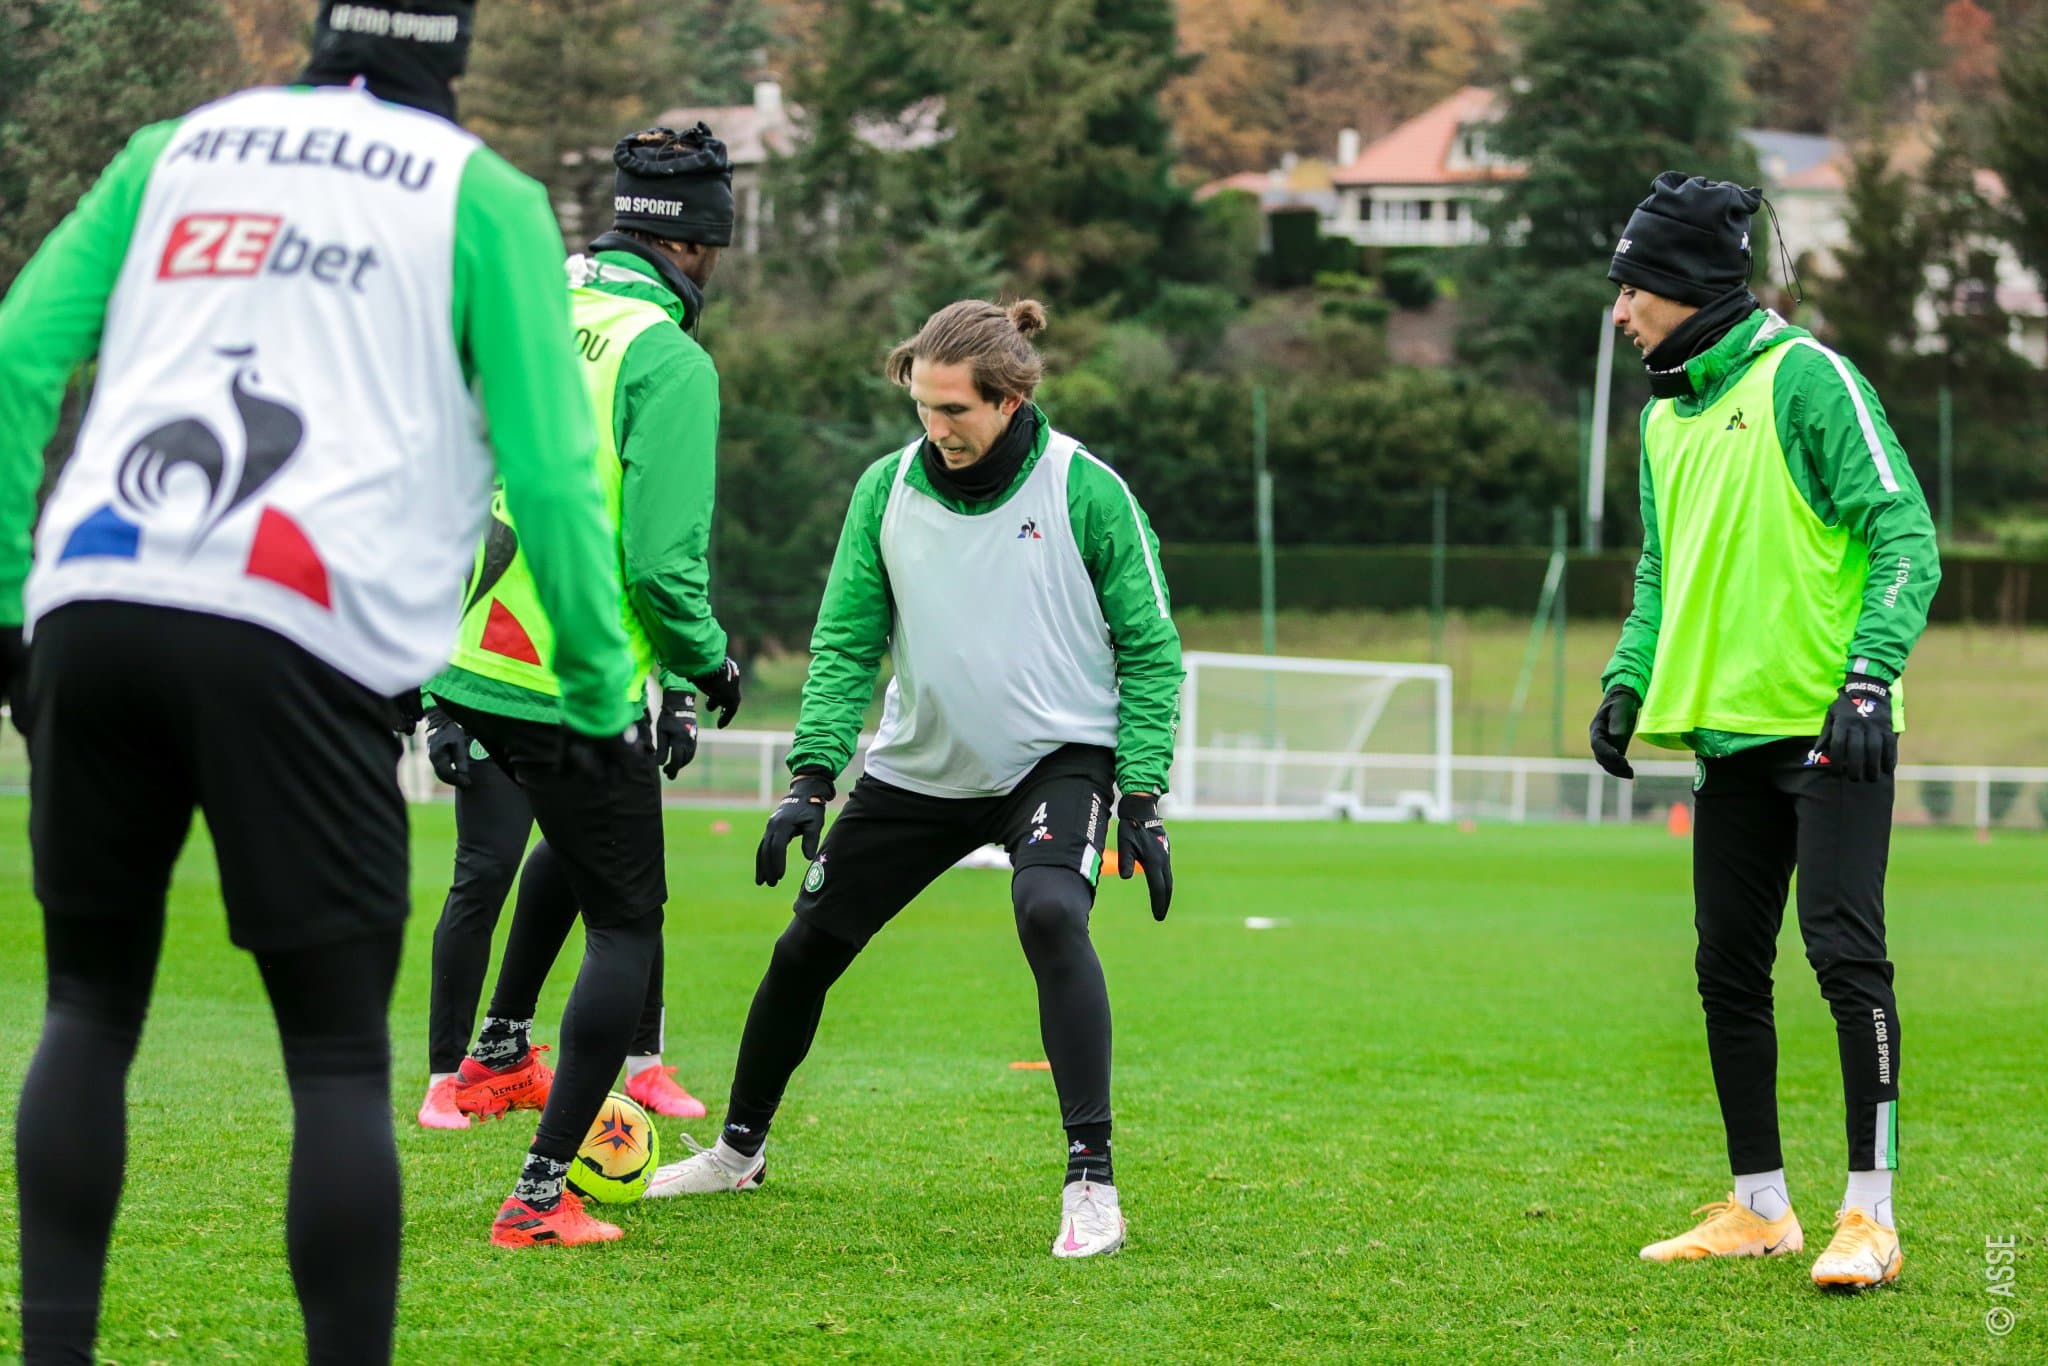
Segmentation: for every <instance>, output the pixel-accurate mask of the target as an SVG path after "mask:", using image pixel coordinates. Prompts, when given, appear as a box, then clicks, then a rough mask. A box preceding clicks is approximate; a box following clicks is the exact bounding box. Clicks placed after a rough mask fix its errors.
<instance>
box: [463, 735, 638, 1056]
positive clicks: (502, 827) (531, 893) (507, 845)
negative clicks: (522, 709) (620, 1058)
mask: <svg viewBox="0 0 2048 1366" xmlns="http://www.w3.org/2000/svg"><path fill="white" fill-rule="evenodd" d="M477 748H481V746H480V745H479V746H478V747H477ZM471 758H472V760H473V761H474V762H472V763H471V764H470V769H469V779H470V781H469V786H468V787H458V788H456V789H455V876H454V879H453V880H452V881H451V882H450V883H449V885H448V899H447V900H446V901H444V902H443V903H442V905H441V918H440V920H439V921H437V922H436V923H435V925H434V972H433V978H432V987H431V989H430V991H429V994H428V998H427V999H428V1004H427V1070H428V1071H429V1072H453V1071H454V1070H455V1069H456V1068H457V1067H458V1066H460V1065H461V1063H462V1056H463V1054H465V1053H467V1052H468V1051H469V1043H470V1040H471V1039H473V1038H474V1037H475V1036H476V1006H477V1000H478V998H479V997H480V996H481V995H482V994H483V988H484V973H485V972H486V970H487V969H488V968H489V967H490V961H491V936H492V935H493V934H494V933H496V931H497V928H498V916H499V914H500V913H501V912H502V911H503V910H504V908H505V897H506V895H507V894H508V893H510V891H511V890H512V881H513V879H514V878H515V877H516V878H518V879H519V901H518V904H517V905H516V906H515V907H514V909H513V912H512V918H513V922H514V923H515V924H517V923H518V921H519V920H520V919H521V918H522V917H529V918H531V919H533V920H534V921H535V922H536V925H537V927H539V926H545V927H549V928H547V929H545V930H544V931H543V932H544V933H547V934H553V935H554V944H555V952H554V953H553V954H551V955H549V958H548V961H549V963H550V964H552V963H553V962H554V960H555V959H556V958H557V957H559V956H560V954H561V947H562V944H563V942H564V941H565V940H567V939H568V937H569V928H570V926H572V925H573V924H575V922H576V894H575V892H574V890H573V889H572V888H571V887H570V885H569V879H568V875H567V874H566V873H565V872H564V871H563V870H562V866H561V861H560V860H559V859H557V858H555V857H554V856H553V854H552V853H550V852H549V851H548V847H547V842H546V841H545V840H543V841H542V842H541V843H539V844H537V845H535V846H534V849H533V852H532V853H531V854H530V855H527V858H526V868H525V872H524V873H523V874H522V873H521V871H520V863H519V860H520V855H522V854H525V853H526V838H527V836H528V835H530V834H531V833H532V832H533V804H532V803H531V802H529V801H528V800H527V799H526V793H525V792H524V791H522V790H521V789H520V787H519V784H518V783H516V782H514V781H513V780H512V777H511V775H510V774H508V773H506V772H505V770H503V769H501V768H499V767H498V766H497V765H496V764H494V763H490V762H488V761H485V760H484V759H482V758H481V757H480V756H479V755H477V754H476V753H475V752H474V751H472V754H471ZM661 977H662V963H661V957H660V954H659V951H657V953H656V957H655V961H654V971H653V973H652V974H651V975H650V979H649V981H648V987H647V999H646V1003H645V1005H644V1006H643V1007H642V1010H641V1014H640V1025H639V1029H638V1031H637V1032H636V1033H635V1034H634V1036H633V1044H632V1051H633V1052H635V1053H659V1052H660V1051H661V1044H662V1038H661V1035H662V1003H661Z"/></svg>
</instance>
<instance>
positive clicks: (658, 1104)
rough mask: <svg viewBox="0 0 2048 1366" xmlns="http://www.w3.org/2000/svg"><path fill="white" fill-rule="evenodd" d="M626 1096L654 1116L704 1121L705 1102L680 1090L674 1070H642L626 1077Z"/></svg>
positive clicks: (662, 1068) (665, 1068) (648, 1068)
mask: <svg viewBox="0 0 2048 1366" xmlns="http://www.w3.org/2000/svg"><path fill="white" fill-rule="evenodd" d="M626 1096H627V1098H628V1099H630V1100H634V1101H637V1102H639V1104H640V1105H641V1107H642V1108H643V1109H648V1110H652V1111H654V1113H655V1114H657V1115H668V1116H671V1117H672V1118H675V1119H702V1118H704V1102H703V1101H701V1100H699V1099H697V1098H696V1097H695V1096H693V1095H691V1094H690V1093H689V1092H688V1091H686V1090H684V1089H683V1084H682V1083H681V1082H679V1081H677V1080H676V1069H675V1068H673V1067H643V1068H642V1069H640V1070H639V1071H638V1072H635V1073H634V1074H633V1075H632V1076H630V1077H628V1078H626Z"/></svg>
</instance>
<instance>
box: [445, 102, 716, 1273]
mask: <svg viewBox="0 0 2048 1366" xmlns="http://www.w3.org/2000/svg"><path fill="white" fill-rule="evenodd" d="M615 160H616V163H617V167H618V171H617V180H618V186H619V191H618V204H619V213H618V216H617V218H616V220H615V221H616V223H617V226H618V229H619V230H618V231H614V232H612V233H609V234H606V235H605V236H604V237H601V238H599V239H598V240H597V242H595V243H594V244H593V246H594V247H595V248H596V249H597V250H596V254H595V255H594V256H579V257H577V258H575V259H573V260H572V261H570V263H569V271H570V283H571V285H572V286H573V290H572V294H573V298H574V303H573V306H572V310H571V311H572V313H573V315H574V319H575V324H576V331H575V334H574V341H575V345H574V347H573V352H572V353H573V354H575V355H578V356H580V357H581V358H582V359H581V364H582V366H583V367H584V378H585V380H586V386H587V388H588V390H589V392H590V394H591V395H592V396H593V397H594V398H595V400H596V404H597V413H598V423H597V431H598V440H597V443H596V447H595V466H596V471H597V482H598V484H599V486H600V487H601V488H602V489H603V491H604V495H605V505H606V511H607V515H608V517H609V519H610V524H611V528H612V544H613V547H614V548H613V564H614V565H623V566H624V579H623V585H622V582H621V577H620V574H619V572H618V570H617V569H616V568H614V569H613V570H612V571H611V572H610V574H609V575H608V576H607V577H606V579H605V580H604V583H605V586H606V588H607V591H609V592H610V593H611V595H612V611H613V613H614V614H615V615H616V616H617V617H618V619H619V620H621V621H623V622H624V623H625V628H626V639H627V641H628V643H629V644H630V645H631V647H632V655H633V668H634V671H633V677H632V679H631V681H630V685H629V686H628V687H627V688H626V690H625V693H624V694H623V696H625V697H626V698H628V699H629V701H630V704H631V705H633V706H634V707H636V708H637V707H639V706H641V705H644V699H645V695H646V694H645V689H646V681H647V676H648V674H649V673H650V672H652V671H653V670H654V669H655V667H656V665H657V663H659V664H660V665H661V666H662V668H663V669H664V670H666V671H668V672H669V673H671V674H673V673H674V672H676V671H678V670H688V671H690V673H689V677H690V681H691V682H692V683H694V684H695V686H696V687H697V689H698V690H699V691H700V692H702V693H703V694H704V697H705V700H706V701H707V702H708V703H709V704H710V705H711V706H712V707H713V708H714V709H715V710H716V711H717V712H718V714H719V724H720V725H723V724H725V723H726V722H727V721H730V720H731V719H732V716H733V714H734V713H735V712H736V711H738V709H739V705H740V686H739V666H738V665H737V664H735V663H734V662H733V661H732V660H731V659H730V658H728V657H727V656H726V654H725V633H724V631H722V630H721V629H719V626H718V623H717V621H716V620H715V619H714V618H712V616H711V613H710V607H709V605H708V603H707V602H706V600H705V592H706V585H705V578H704V565H703V554H704V544H705V536H706V534H707V529H708V526H709V521H710V512H711V485H712V476H713V469H712V446H713V445H714V443H715V441H716V433H717V421H718V415H717V407H716V402H715V392H716V384H717V376H716V372H715V371H714V370H713V369H712V366H711V361H710V358H709V357H708V356H706V355H705V354H704V351H703V349H702V348H701V347H699V346H698V345H697V344H696V343H695V342H693V341H691V340H690V339H689V337H688V336H687V335H686V334H685V333H684V331H683V329H682V327H681V323H682V322H683V321H684V320H685V318H687V317H694V316H695V314H696V312H697V310H699V309H700V308H701V307H702V301H703V295H702V294H701V293H700V292H699V291H700V288H701V286H702V283H703V282H704V281H705V280H708V279H709V278H710V276H711V271H712V268H713V266H714V265H716V263H717V260H718V253H719V248H720V246H722V245H723V244H724V243H726V242H729V241H730V240H731V237H732V223H733V209H732V165H731V162H730V161H729V160H728V159H727V157H726V152H725V145H724V144H723V143H721V142H719V141H718V140H717V139H716V138H714V137H712V136H711V134H710V130H708V129H706V128H704V127H703V126H702V125H699V126H698V127H697V128H695V129H693V130H691V131H690V132H688V133H683V134H677V133H674V132H672V131H670V130H668V129H656V130H653V131H652V132H649V133H643V134H639V135H637V136H634V137H629V138H626V139H625V140H623V141H622V142H621V143H620V144H619V146H618V150H617V153H616V157H615ZM563 335H564V336H565V337H568V336H569V335H570V334H569V333H568V332H567V331H566V330H565V332H564V334H563ZM621 398H624V400H625V405H624V411H621V408H620V404H619V400H620V399H621ZM527 549H528V547H527V546H526V545H525V544H524V543H523V541H522V538H521V536H520V533H519V531H518V529H517V526H516V524H515V523H514V522H513V521H512V520H511V519H510V518H508V517H505V516H502V515H500V512H499V510H498V509H495V508H494V510H493V519H492V523H491V526H490V529H489V531H488V533H487V534H486V536H485V537H484V541H483V544H482V546H481V547H480V548H479V549H478V551H477V555H476V566H475V570H474V572H473V573H472V575H471V578H470V585H469V590H468V593H467V595H466V597H465V603H464V610H463V618H462V626H461V629H460V631H459V633H458V635H457V638H456V646H455V654H454V657H453V659H452V660H451V662H450V665H449V667H448V669H447V670H446V671H444V672H443V673H442V674H440V675H439V676H438V677H436V678H435V679H433V681H432V682H430V683H429V684H428V686H427V691H428V692H429V693H430V694H431V695H432V696H433V698H434V700H435V702H436V703H437V704H438V705H439V706H440V708H441V710H442V711H443V712H445V713H447V715H448V717H449V718H450V719H451V720H452V721H454V723H455V724H456V725H458V726H460V727H462V729H463V731H464V732H465V733H466V734H468V735H469V736H470V737H472V738H473V739H475V740H476V741H477V742H478V743H479V744H481V745H482V746H483V748H484V749H485V750H486V751H487V752H488V753H489V754H490V756H491V759H492V760H493V761H494V762H495V763H497V764H498V765H499V766H500V767H502V768H503V769H504V770H505V771H506V772H507V773H508V774H510V775H511V776H512V777H513V778H514V779H516V780H517V781H518V783H519V785H520V787H521V788H523V789H524V790H525V792H526V796H527V799H528V800H529V802H531V804H532V807H533V815H534V819H535V821H536V822H537V823H538V824H539V826H540V830H541V834H542V836H543V837H544V838H545V839H546V845H545V846H544V848H545V849H546V850H547V851H549V852H548V853H547V854H544V855H543V858H544V859H555V860H559V863H560V871H561V873H562V877H563V881H565V882H566V884H567V886H566V892H567V894H566V895H563V894H557V895H553V896H534V897H527V896H522V897H521V898H520V904H519V907H518V909H517V910H516V911H515V912H514V919H513V926H512V933H511V935H510V937H509V939H508V940H507V943H506V945H505V958H504V962H503V963H502V964H501V965H500V967H499V971H498V984H497V988H496V990H495V992H494V994H493V996H492V998H491V1005H490V1009H489V1011H488V1012H487V1013H486V1015H485V1017H484V1022H483V1027H482V1029H481V1030H480V1031H479V1033H478V1036H477V1041H476V1044H475V1046H474V1047H472V1048H471V1049H470V1053H469V1056H468V1057H467V1058H465V1059H464V1060H463V1062H462V1065H461V1066H460V1067H459V1068H458V1069H457V1073H456V1078H455V1088H454V1090H455V1095H454V1101H455V1104H456V1106H457V1108H458V1109H460V1110H462V1111H465V1112H467V1113H470V1114H480V1115H492V1114H501V1113H503V1112H504V1111H505V1110H506V1109H508V1108H511V1107H514V1106H520V1105H532V1106H536V1107H538V1108H539V1109H540V1111H541V1117H540V1125H539V1128H538V1129H537V1130H536V1131H535V1134H534V1140H533V1146H532V1148H531V1150H530V1151H529V1152H528V1154H527V1158H526V1163H525V1166H524V1167H523V1169H522V1170H521V1173H520V1177H519V1181H518V1184H517V1185H516V1186H515V1187H514V1188H513V1192H512V1195H511V1197H510V1198H509V1199H507V1200H506V1201H505V1203H504V1206H503V1207H502V1208H501V1209H500V1210H499V1212H498V1218H497V1221H496V1222H495V1223H494V1224H493V1225H492V1228H491V1241H492V1242H493V1243H495V1244H497V1245H499V1246H501V1247H534V1246H564V1245H573V1244H577V1243H585V1242H600V1241H606V1240H609V1239H613V1238H617V1237H619V1236H620V1231H619V1229H618V1228H617V1227H616V1226H614V1225H612V1224H607V1223H602V1222H600V1221H598V1220H596V1219H593V1218H591V1217H590V1216H589V1215H587V1214H585V1213H584V1212H583V1208H582V1204H581V1202H580V1201H578V1200H577V1199H576V1197H575V1195H574V1194H573V1193H572V1192H565V1191H564V1189H563V1180H564V1177H565V1176H566V1175H567V1173H568V1170H569V1161H570V1159H571V1158H572V1157H574V1156H575V1153H576V1149H577V1148H578V1147H580V1146H581V1145H582V1142H583V1137H584V1135H585V1133H587V1132H588V1131H589V1128H590V1123H591V1121H592V1120H593V1119H595V1118H596V1116H597V1111H598V1107H599V1106H600V1105H602V1104H603V1103H604V1098H605V1095H606V1093H607V1092H609V1091H610V1090H611V1086H612V1081H613V1079H614V1078H615V1077H616V1076H617V1075H618V1072H619V1067H620V1064H622V1063H623V1062H624V1061H625V1060H626V1055H627V1050H628V1048H629V1047H630V1046H631V1043H632V1038H633V1034H634V1029H635V1026H636V1024H637V1022H638V1021H639V1019H640V1016H641V1013H642V1008H643V1004H644V1001H645V998H646V994H647V991H648V984H649V980H650V975H651V973H652V972H653V970H654V965H655V963H656V961H657V960H658V959H659V957H660V954H661V925H662V903H663V902H664V901H666V900H667V897H668V889H667V882H666V878H665V875H664V870H663V867H662V835H661V783H660V776H659V773H658V770H657V768H656V760H655V755H654V752H653V750H652V749H651V748H644V749H639V750H636V751H635V752H634V753H632V754H631V755H629V756H626V757H625V758H624V759H623V760H622V761H621V762H620V763H617V764H615V765H612V766H610V767H609V768H608V769H605V770H603V771H597V770H589V769H585V770H570V769H566V768H564V767H563V766H562V765H561V764H560V763H559V762H558V761H557V758H556V754H555V750H556V748H557V746H556V744H555V738H554V737H555V736H556V735H557V734H558V728H557V726H556V724H555V718H556V714H557V712H558V710H559V708H560V697H561V684H560V681H559V680H558V678H557V677H556V675H555V672H554V670H553V669H552V668H550V667H549V664H548V661H549V660H550V659H551V658H552V656H553V653H554V651H553V646H552V643H551V642H552V639H553V634H554V632H553V627H552V626H551V625H550V622H551V615H550V613H549V611H548V610H546V608H545V606H544V604H542V603H541V602H540V601H539V599H538V598H536V597H535V595H534V591H533V569H534V567H535V565H534V563H533V562H531V561H530V558H529V556H528V554H527ZM579 912H580V913H581V915H582V916H583V925H584V932H585V933H584V955H583V967H582V970H581V972H580V973H579V974H578V976H577V980H576V985H575V987H574V988H573V990H572V991H571V993H570V996H569V1004H568V1008H567V1009H566V1011H565V1012H564V1013H563V1016H562V1034H561V1037H562V1067H561V1070H560V1072H559V1073H551V1072H550V1071H549V1069H548V1067H547V1065H546V1064H545V1063H544V1062H542V1061H541V1058H540V1051H539V1050H538V1049H535V1048H534V1047H533V1046H532V1044H531V1039H530V1034H531V1031H532V1028H533V1013H534V1007H535V1003H536V1002H537V1001H538V1000H539V999H540V989H541V986H542V984H543V983H544V982H545V981H546V979H547V974H548V969H549V968H550V967H552V966H553V965H554V961H555V957H556V955H557V954H558V953H559V952H560V951H561V947H562V941H563V939H564V938H565V937H566V936H567V935H568V932H569V926H570V924H571V923H573V921H574V919H575V916H576V915H577V914H578V913H579Z"/></svg>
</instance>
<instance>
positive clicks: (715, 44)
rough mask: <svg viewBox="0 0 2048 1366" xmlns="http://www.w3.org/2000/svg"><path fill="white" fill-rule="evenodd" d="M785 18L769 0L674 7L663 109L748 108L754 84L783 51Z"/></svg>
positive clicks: (702, 1) (690, 0)
mask: <svg viewBox="0 0 2048 1366" xmlns="http://www.w3.org/2000/svg"><path fill="white" fill-rule="evenodd" d="M781 17H782V16H781V15H780V14H778V13H777V11H776V9H775V7H774V6H773V5H771V4H768V3H765V2H764V0H682V3H679V4H676V5H672V6H670V7H669V16H668V23H669V25H670V30H669V39H668V42H669V47H670V50H671V51H673V52H674V54H675V61H674V62H673V64H672V71H673V74H672V75H669V76H666V77H664V78H663V83H662V87H661V92H660V101H659V102H660V103H662V104H663V105H668V106H672V105H679V104H680V105H719V104H747V103H749V102H750V101H752V99H753V97H754V82H755V80H756V79H758V78H759V77H761V76H762V75H764V74H765V73H766V72H767V71H768V70H769V68H770V67H771V65H772V61H771V57H772V54H774V53H775V52H777V51H778V50H780V49H781V48H782V47H783V44H784V38H783V36H782V34H781V33H780V32H779V31H778V29H777V24H778V21H779V20H780V19H781Z"/></svg>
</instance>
